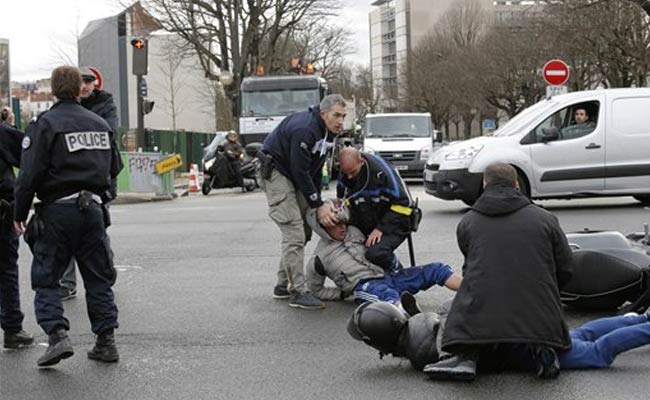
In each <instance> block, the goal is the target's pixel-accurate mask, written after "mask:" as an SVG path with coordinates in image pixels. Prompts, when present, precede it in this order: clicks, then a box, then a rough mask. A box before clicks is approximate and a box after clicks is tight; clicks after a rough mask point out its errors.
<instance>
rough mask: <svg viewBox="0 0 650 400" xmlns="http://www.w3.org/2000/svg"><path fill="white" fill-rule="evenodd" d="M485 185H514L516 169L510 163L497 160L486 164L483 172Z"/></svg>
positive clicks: (515, 182)
mask: <svg viewBox="0 0 650 400" xmlns="http://www.w3.org/2000/svg"><path fill="white" fill-rule="evenodd" d="M483 180H484V181H485V186H491V185H503V186H510V187H515V185H516V184H517V170H516V169H515V168H514V167H513V166H512V165H510V164H506V163H502V162H497V163H493V164H490V165H488V167H487V168H485V172H484V173H483Z"/></svg>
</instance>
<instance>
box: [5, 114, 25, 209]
mask: <svg viewBox="0 0 650 400" xmlns="http://www.w3.org/2000/svg"><path fill="white" fill-rule="evenodd" d="M24 136H25V135H24V134H23V133H22V132H21V131H19V130H18V129H16V128H14V127H13V126H9V125H6V124H3V123H0V199H3V200H7V201H9V202H11V201H13V199H14V182H15V180H16V178H15V176H14V169H13V167H19V166H20V153H21V150H22V149H21V147H20V146H21V143H22V141H23V137H24Z"/></svg>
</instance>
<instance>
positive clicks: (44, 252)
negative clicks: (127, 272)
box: [32, 203, 118, 335]
mask: <svg viewBox="0 0 650 400" xmlns="http://www.w3.org/2000/svg"><path fill="white" fill-rule="evenodd" d="M37 214H38V217H39V218H40V219H41V220H42V221H43V223H44V225H45V232H44V233H43V234H42V235H41V236H39V237H37V238H34V239H35V241H34V243H33V244H32V253H33V254H34V261H33V262H32V289H34V291H35V292H36V296H35V297H34V309H35V312H36V322H38V324H39V325H40V326H41V328H42V329H43V330H44V331H45V333H47V334H48V335H49V334H51V333H53V332H55V331H56V330H58V329H66V330H68V329H69V328H70V324H69V322H68V320H67V319H66V318H65V317H64V316H63V304H62V302H61V293H60V285H59V280H60V279H61V276H62V275H63V272H64V271H65V269H66V268H67V267H68V263H69V262H70V258H71V257H74V258H75V259H76V260H77V264H78V266H79V272H80V273H81V277H82V279H83V281H84V287H85V288H86V306H87V309H88V316H89V317H90V324H91V328H92V331H93V333H95V334H97V335H99V334H102V333H104V332H110V331H112V330H113V329H115V328H117V327H118V322H117V307H116V305H115V301H114V296H113V290H112V289H111V287H112V286H113V284H114V283H115V278H116V272H115V269H114V268H113V252H112V250H111V247H110V243H109V239H108V235H107V234H106V229H105V228H104V220H103V215H102V211H101V208H100V207H99V205H96V204H95V205H94V206H92V207H90V208H88V209H84V210H81V209H79V206H78V205H77V204H74V203H53V204H49V205H45V206H42V207H40V209H39V210H38V211H37Z"/></svg>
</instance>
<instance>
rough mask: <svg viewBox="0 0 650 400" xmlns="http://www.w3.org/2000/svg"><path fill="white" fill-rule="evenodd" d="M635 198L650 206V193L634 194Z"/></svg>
mask: <svg viewBox="0 0 650 400" xmlns="http://www.w3.org/2000/svg"><path fill="white" fill-rule="evenodd" d="M634 198H635V199H637V200H639V201H640V202H641V203H643V204H644V205H646V206H650V194H638V195H636V196H634Z"/></svg>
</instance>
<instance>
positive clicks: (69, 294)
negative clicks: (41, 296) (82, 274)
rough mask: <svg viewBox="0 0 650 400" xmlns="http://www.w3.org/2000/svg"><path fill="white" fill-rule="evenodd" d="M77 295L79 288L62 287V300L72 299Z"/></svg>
mask: <svg viewBox="0 0 650 400" xmlns="http://www.w3.org/2000/svg"><path fill="white" fill-rule="evenodd" d="M75 297H77V289H68V288H66V287H62V288H61V301H66V300H70V299H72V298H75Z"/></svg>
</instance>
